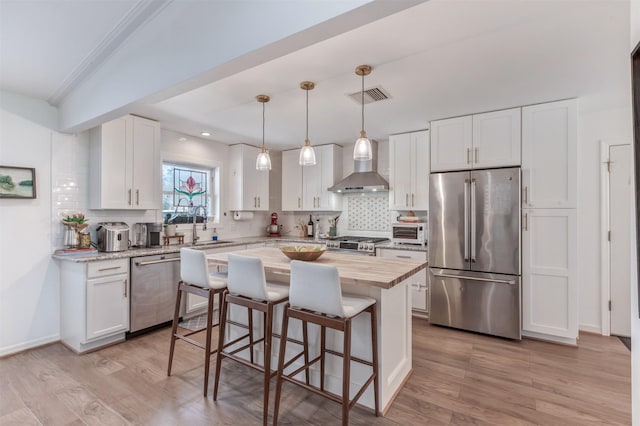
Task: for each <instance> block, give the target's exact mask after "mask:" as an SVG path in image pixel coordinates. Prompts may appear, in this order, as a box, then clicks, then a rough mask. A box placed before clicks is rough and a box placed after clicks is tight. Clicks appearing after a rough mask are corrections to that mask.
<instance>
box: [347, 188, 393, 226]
mask: <svg viewBox="0 0 640 426" xmlns="http://www.w3.org/2000/svg"><path fill="white" fill-rule="evenodd" d="M344 201H346V204H347V210H348V223H347V229H348V230H352V231H389V228H390V222H389V197H388V195H386V194H385V195H383V196H377V195H376V196H374V195H368V194H367V195H364V194H359V195H355V196H346V200H343V202H344Z"/></svg>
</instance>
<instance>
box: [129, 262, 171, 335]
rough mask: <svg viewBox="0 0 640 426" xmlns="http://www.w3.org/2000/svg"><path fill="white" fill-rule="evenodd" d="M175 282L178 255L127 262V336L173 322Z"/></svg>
mask: <svg viewBox="0 0 640 426" xmlns="http://www.w3.org/2000/svg"><path fill="white" fill-rule="evenodd" d="M178 281H180V253H169V254H160V255H155V256H140V257H132V258H131V298H130V303H131V304H130V328H129V334H132V333H136V332H138V331H140V330H144V329H146V328H149V327H153V326H157V325H160V324H164V323H166V322H170V321H172V320H173V312H174V309H175V303H176V293H177V289H178ZM181 305H182V306H181V311H180V316H182V314H183V313H184V303H182V304H181Z"/></svg>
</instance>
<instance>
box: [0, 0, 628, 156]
mask: <svg viewBox="0 0 640 426" xmlns="http://www.w3.org/2000/svg"><path fill="white" fill-rule="evenodd" d="M24 3H25V2H14V1H7V0H0V88H1V89H3V90H9V91H13V92H17V93H22V94H26V95H29V96H33V97H37V98H40V99H45V100H50V101H51V102H52V103H55V101H56V100H58V99H61V98H62V97H64V95H65V93H66V91H67V90H69V87H71V86H72V84H73V82H74V79H75V81H78V80H80V79H82V78H83V76H84V75H86V74H87V73H90V72H91V70H92V69H93V67H98V66H99V65H100V59H101V58H104V57H106V56H108V54H109V52H111V51H112V50H114V49H116V48H117V44H118V43H126V35H127V34H129V33H132V32H133V31H135V25H137V24H138V22H139V21H140V18H139V19H138V21H136V20H135V19H133V18H132V16H134V17H135V16H139V15H144V17H145V19H146V20H147V21H149V20H153V19H154V16H155V15H154V13H155V12H156V10H155V9H153V10H149V3H152V4H153V2H138V1H133V0H131V1H128V0H120V1H98V0H95V1H91V2H86V1H62V0H49V1H41V2H33V1H31V2H26V3H28V4H29V5H30V7H24V6H22V7H18V6H17V4H22V5H24ZM141 4H143V6H144V5H146V8H147V10H144V11H143V12H141V11H140V9H142V7H141ZM155 7H156V8H158V6H157V4H156V6H155ZM123 22H125V24H127V23H128V27H126V28H125V29H123V28H122V27H123ZM25 28H29V30H28V31H27V30H25ZM114 28H115V29H117V30H118V31H114ZM253 31H259V28H256V29H254V30H253ZM114 34H124V35H125V36H120V38H117V37H114V36H113V35H114ZM109 43H111V44H109ZM628 43H629V3H628V2H627V1H609V0H594V1H588V0H583V1H577V0H556V1H536V0H476V1H467V0H457V1H453V0H431V1H428V2H426V3H423V4H420V5H417V6H414V7H411V8H409V9H406V10H405V11H401V12H398V13H396V14H394V15H391V16H388V17H386V18H383V19H381V20H378V21H375V22H373V23H370V24H367V25H364V26H362V27H359V28H355V29H353V30H351V31H349V32H346V33H343V34H341V35H338V36H336V37H333V38H330V39H328V40H325V41H322V42H320V43H317V44H315V45H312V46H309V47H306V48H304V49H302V50H298V51H295V52H293V53H290V54H288V55H285V56H282V57H280V58H277V59H274V60H271V61H269V62H267V63H264V64H262V65H259V66H256V67H253V68H250V69H247V70H245V71H242V72H239V73H237V74H234V75H231V76H230V77H227V78H224V79H222V80H219V81H216V82H213V83H210V84H208V85H205V86H202V87H200V88H198V89H196V90H192V91H190V92H187V93H183V94H180V95H178V96H175V97H172V98H170V99H165V100H163V101H160V102H158V103H155V104H149V103H144V102H138V103H136V104H134V105H133V106H132V107H131V108H130V111H129V112H132V113H137V114H141V115H144V116H148V117H151V118H154V119H158V120H160V121H161V123H162V125H163V127H164V128H167V129H172V130H176V131H179V132H182V133H185V134H188V135H193V136H198V137H200V136H199V133H200V132H201V131H204V130H206V131H210V132H211V133H212V136H211V137H210V138H209V139H212V140H217V141H220V142H223V143H237V142H246V143H251V144H255V145H258V144H259V143H260V141H261V131H262V121H261V120H262V109H261V105H260V104H259V103H257V102H256V101H255V96H256V95H257V94H262V93H264V94H268V95H270V96H271V97H272V100H271V102H269V103H268V104H267V105H266V144H267V147H268V148H270V149H283V148H293V147H296V146H300V145H302V143H303V141H304V137H305V122H304V120H305V93H304V91H303V90H301V89H300V88H299V83H300V82H301V81H303V80H311V81H314V82H315V83H316V88H315V90H313V91H311V92H310V96H309V105H310V111H309V120H310V123H309V133H310V135H309V136H310V139H311V142H312V144H322V143H330V142H336V143H348V142H351V141H353V140H354V139H355V138H356V137H357V136H358V133H359V130H360V105H359V104H358V103H357V102H354V101H353V100H352V99H350V98H348V97H347V96H346V95H347V94H349V93H353V92H356V91H359V90H360V84H361V80H360V77H358V76H356V75H355V73H354V69H355V67H356V66H357V65H360V64H370V65H372V66H373V72H372V74H371V75H369V76H367V77H366V79H365V88H369V87H373V86H376V85H380V86H382V87H383V88H384V89H385V90H386V91H387V92H388V93H389V94H390V95H391V99H388V100H385V101H381V102H378V103H372V104H367V105H366V106H365V116H366V123H365V128H366V130H367V133H368V135H369V136H370V137H372V138H374V139H379V140H384V139H387V137H388V135H389V134H393V133H398V132H405V131H412V130H418V129H423V128H427V127H428V123H429V121H430V120H433V119H438V118H445V117H451V116H456V115H463V114H469V113H474V112H480V111H488V110H494V109H501V108H508V107H512V106H518V105H526V104H532V103H538V102H545V101H551V100H555V99H562V98H568V97H577V96H588V95H590V94H597V93H606V92H615V91H619V90H624V88H625V87H626V86H625V84H626V85H628V78H629V75H628V74H629V65H628V64H629V62H628ZM96 52H97V53H96ZM203 54H206V52H203ZM92 59H94V60H92ZM90 101H91V100H90V99H88V100H87V102H90ZM622 106H624V105H622Z"/></svg>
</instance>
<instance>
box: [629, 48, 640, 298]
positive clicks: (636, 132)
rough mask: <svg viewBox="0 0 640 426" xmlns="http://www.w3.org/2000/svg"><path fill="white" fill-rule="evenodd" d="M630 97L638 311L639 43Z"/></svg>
mask: <svg viewBox="0 0 640 426" xmlns="http://www.w3.org/2000/svg"><path fill="white" fill-rule="evenodd" d="M631 96H632V99H633V112H632V113H633V140H634V142H633V152H634V157H635V158H634V169H635V184H636V189H635V196H636V198H635V207H636V260H637V264H636V265H637V267H638V275H637V276H638V308H639V310H640V43H638V44H637V45H636V47H635V49H633V52H632V53H631Z"/></svg>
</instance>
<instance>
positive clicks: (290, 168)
mask: <svg viewBox="0 0 640 426" xmlns="http://www.w3.org/2000/svg"><path fill="white" fill-rule="evenodd" d="M299 156H300V150H299V149H293V150H290V151H282V210H283V211H300V210H302V166H301V165H300V164H299V163H298V157H299ZM305 167H307V166H305ZM308 167H314V166H308Z"/></svg>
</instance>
